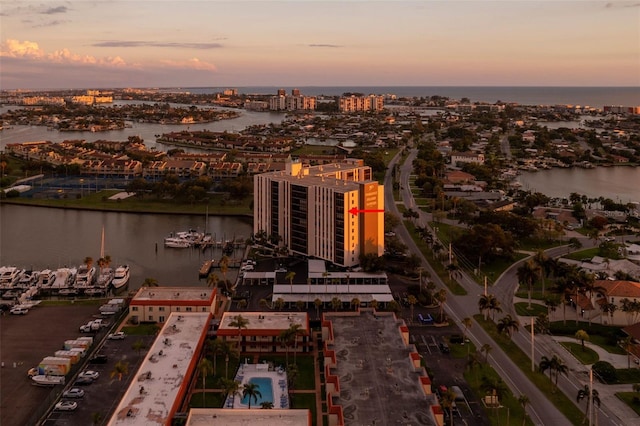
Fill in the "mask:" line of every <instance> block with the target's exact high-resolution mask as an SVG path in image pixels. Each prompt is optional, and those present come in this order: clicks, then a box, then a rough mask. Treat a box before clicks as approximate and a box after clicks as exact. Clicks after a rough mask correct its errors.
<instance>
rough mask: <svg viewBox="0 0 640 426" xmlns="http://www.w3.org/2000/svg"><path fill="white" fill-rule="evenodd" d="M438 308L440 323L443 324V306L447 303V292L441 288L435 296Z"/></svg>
mask: <svg viewBox="0 0 640 426" xmlns="http://www.w3.org/2000/svg"><path fill="white" fill-rule="evenodd" d="M434 297H435V299H436V301H437V302H438V306H439V307H440V323H443V322H444V304H445V303H447V290H445V289H444V288H441V289H440V290H439V291H438V292H437V293H436V294H435V295H434Z"/></svg>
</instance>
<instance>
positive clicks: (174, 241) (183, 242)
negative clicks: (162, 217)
mask: <svg viewBox="0 0 640 426" xmlns="http://www.w3.org/2000/svg"><path fill="white" fill-rule="evenodd" d="M164 246H165V247H171V248H187V247H191V241H189V240H188V239H186V238H182V237H167V238H165V239H164Z"/></svg>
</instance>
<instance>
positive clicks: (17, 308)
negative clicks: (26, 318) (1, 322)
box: [9, 306, 29, 315]
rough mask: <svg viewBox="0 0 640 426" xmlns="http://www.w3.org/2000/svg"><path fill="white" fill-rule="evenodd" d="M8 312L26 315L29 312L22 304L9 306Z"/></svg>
mask: <svg viewBox="0 0 640 426" xmlns="http://www.w3.org/2000/svg"><path fill="white" fill-rule="evenodd" d="M9 313H10V314H12V315H26V314H28V313H29V308H24V307H22V306H15V307H13V308H11V310H10V311H9Z"/></svg>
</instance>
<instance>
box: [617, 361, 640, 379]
mask: <svg viewBox="0 0 640 426" xmlns="http://www.w3.org/2000/svg"><path fill="white" fill-rule="evenodd" d="M631 365H632V366H633V363H631ZM616 377H617V380H616V383H617V384H633V383H640V369H638V368H619V369H617V370H616Z"/></svg>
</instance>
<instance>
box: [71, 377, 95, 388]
mask: <svg viewBox="0 0 640 426" xmlns="http://www.w3.org/2000/svg"><path fill="white" fill-rule="evenodd" d="M91 384H93V379H92V378H91V377H79V378H78V379H77V380H76V381H75V382H73V386H88V385H91Z"/></svg>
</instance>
